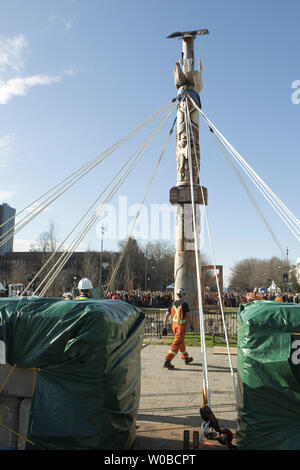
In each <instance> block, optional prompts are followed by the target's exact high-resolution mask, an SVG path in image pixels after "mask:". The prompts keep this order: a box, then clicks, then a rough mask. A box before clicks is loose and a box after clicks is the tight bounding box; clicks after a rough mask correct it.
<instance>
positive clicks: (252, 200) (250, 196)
mask: <svg viewBox="0 0 300 470" xmlns="http://www.w3.org/2000/svg"><path fill="white" fill-rule="evenodd" d="M212 134H213V136H214V138H215V140H216V142H217V145H218V146H219V148H220V150H221V151H222V152H223V154H224V156H225V158H226V160H227V161H228V163H229V164H230V166H231V168H232V169H233V171H234V172H235V174H236V176H237V177H238V179H239V181H240V183H241V185H242V186H243V188H244V190H245V191H246V193H247V195H248V196H249V199H250V200H251V202H252V204H253V206H254V207H255V209H256V211H257V213H258V214H259V216H260V217H261V219H262V221H263V223H264V224H265V226H266V228H267V230H268V231H269V233H270V234H271V237H272V238H273V240H274V242H275V243H276V245H277V247H278V249H279V251H280V253H281V256H282V257H283V258H284V256H285V253H284V250H283V248H282V246H281V244H280V242H279V240H278V239H277V237H276V235H275V234H274V232H273V230H272V228H271V226H270V225H269V223H268V221H267V220H266V218H265V216H264V215H263V213H262V211H261V209H260V207H259V205H258V204H257V202H256V200H255V199H254V197H253V195H252V193H251V192H250V191H249V188H248V187H247V185H246V184H245V182H244V180H243V178H242V176H241V174H240V173H239V171H238V169H237V168H236V166H235V165H234V163H233V161H232V160H231V158H230V156H229V155H228V152H227V151H226V150H227V149H226V147H225V146H224V144H223V143H222V142H221V140H220V139H219V138H218V137H217V136H216V135H215V133H214V132H212Z"/></svg>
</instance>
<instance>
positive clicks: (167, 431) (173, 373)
mask: <svg viewBox="0 0 300 470" xmlns="http://www.w3.org/2000/svg"><path fill="white" fill-rule="evenodd" d="M167 350H168V346H166V345H164V346H157V345H155V346H154V345H147V346H145V347H143V349H142V354H141V361H142V389H141V400H140V408H139V413H138V417H137V426H138V428H137V435H136V441H135V444H134V447H133V449H135V450H140V449H147V450H167V449H169V450H171V449H174V450H175V449H177V450H182V449H183V434H184V431H187V430H188V431H189V432H190V441H192V439H193V433H194V431H200V434H201V424H202V422H203V420H202V418H201V416H200V413H199V408H200V405H201V403H202V392H201V391H202V364H201V350H200V347H190V348H188V352H189V354H190V355H191V356H192V357H193V358H194V362H192V363H191V364H189V365H185V363H184V361H182V360H181V358H180V355H179V354H178V355H177V356H176V358H175V359H174V360H173V361H172V362H173V364H174V365H175V367H176V369H175V370H167V369H164V368H163V363H164V356H165V354H166V353H167ZM231 359H232V364H233V368H234V371H236V369H235V368H236V355H231ZM207 364H208V380H209V388H210V391H211V409H212V411H213V412H214V414H215V416H216V418H217V419H218V422H219V425H220V427H222V428H229V429H230V430H231V431H232V432H233V433H234V434H235V432H236V418H237V411H236V401H235V395H234V389H233V382H232V376H231V373H230V368H229V360H228V356H227V354H222V355H220V354H213V349H208V350H207ZM233 443H235V440H233ZM200 448H205V449H211V448H214V449H215V448H216V449H220V450H224V449H227V446H222V445H221V444H219V443H218V442H217V441H215V440H213V441H207V440H204V441H203V442H202V444H201V447H200Z"/></svg>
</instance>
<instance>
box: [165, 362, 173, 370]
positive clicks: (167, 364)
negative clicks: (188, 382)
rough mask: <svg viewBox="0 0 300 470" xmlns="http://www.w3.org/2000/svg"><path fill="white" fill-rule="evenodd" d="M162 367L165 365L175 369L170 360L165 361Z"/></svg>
mask: <svg viewBox="0 0 300 470" xmlns="http://www.w3.org/2000/svg"><path fill="white" fill-rule="evenodd" d="M164 367H166V368H167V369H175V367H174V366H173V364H171V362H170V361H165V363H164Z"/></svg>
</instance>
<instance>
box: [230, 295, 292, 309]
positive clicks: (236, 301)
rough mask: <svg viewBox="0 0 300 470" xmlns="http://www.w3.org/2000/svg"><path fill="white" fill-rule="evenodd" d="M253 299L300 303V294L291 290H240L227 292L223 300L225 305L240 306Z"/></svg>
mask: <svg viewBox="0 0 300 470" xmlns="http://www.w3.org/2000/svg"><path fill="white" fill-rule="evenodd" d="M251 300H276V301H279V302H289V303H294V304H299V303H300V294H298V293H297V294H293V293H291V292H284V293H275V292H265V293H260V294H259V293H255V292H253V293H246V294H241V293H239V292H225V293H224V297H223V302H224V306H225V307H238V306H239V305H240V304H245V303H247V302H250V301H251Z"/></svg>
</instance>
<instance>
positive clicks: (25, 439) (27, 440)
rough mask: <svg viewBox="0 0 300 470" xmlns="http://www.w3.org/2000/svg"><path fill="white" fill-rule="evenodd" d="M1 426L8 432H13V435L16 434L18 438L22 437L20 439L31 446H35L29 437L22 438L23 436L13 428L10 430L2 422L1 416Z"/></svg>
mask: <svg viewBox="0 0 300 470" xmlns="http://www.w3.org/2000/svg"><path fill="white" fill-rule="evenodd" d="M0 426H2V427H3V428H5V429H7V430H8V431H11V432H12V433H14V434H16V435H17V436H18V437H20V439H23V441H26V442H29V443H30V444H32V445H34V443H33V442H32V441H31V440H30V439H27V437H25V436H22V434H19V433H18V432H16V431H14V430H13V429H12V428H10V427H9V426H7V425H6V424H4V423H3V421H2V418H1V416H0Z"/></svg>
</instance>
